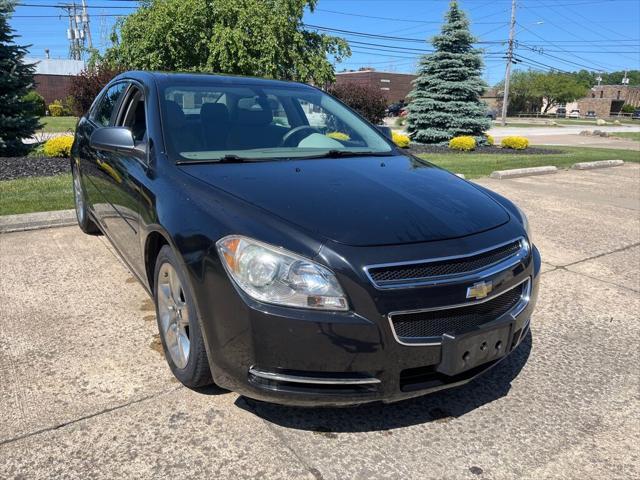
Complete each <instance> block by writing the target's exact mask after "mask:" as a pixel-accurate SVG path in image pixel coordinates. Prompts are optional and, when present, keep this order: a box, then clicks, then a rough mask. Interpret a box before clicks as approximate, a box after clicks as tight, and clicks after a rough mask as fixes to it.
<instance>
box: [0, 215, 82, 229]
mask: <svg viewBox="0 0 640 480" xmlns="http://www.w3.org/2000/svg"><path fill="white" fill-rule="evenodd" d="M77 223H78V221H77V219H76V211H75V210H58V211H55V212H37V213H22V214H18V215H3V216H0V233H10V232H24V231H27V230H38V229H42V228H54V227H68V226H71V225H76V224H77Z"/></svg>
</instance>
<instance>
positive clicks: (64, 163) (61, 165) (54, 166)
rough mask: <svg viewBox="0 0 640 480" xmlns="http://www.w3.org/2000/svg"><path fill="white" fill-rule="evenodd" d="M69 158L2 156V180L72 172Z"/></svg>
mask: <svg viewBox="0 0 640 480" xmlns="http://www.w3.org/2000/svg"><path fill="white" fill-rule="evenodd" d="M70 172H71V166H70V163H69V159H68V158H50V157H0V180H14V179H16V178H25V177H48V176H50V175H59V174H61V173H70Z"/></svg>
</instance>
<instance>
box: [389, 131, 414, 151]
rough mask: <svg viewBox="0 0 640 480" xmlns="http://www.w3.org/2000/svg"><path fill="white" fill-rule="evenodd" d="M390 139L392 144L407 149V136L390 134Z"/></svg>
mask: <svg viewBox="0 0 640 480" xmlns="http://www.w3.org/2000/svg"><path fill="white" fill-rule="evenodd" d="M391 137H392V140H393V143H395V144H396V145H397V146H399V147H400V148H407V147H408V146H409V142H410V140H409V137H408V136H407V135H404V134H402V133H396V132H392V133H391Z"/></svg>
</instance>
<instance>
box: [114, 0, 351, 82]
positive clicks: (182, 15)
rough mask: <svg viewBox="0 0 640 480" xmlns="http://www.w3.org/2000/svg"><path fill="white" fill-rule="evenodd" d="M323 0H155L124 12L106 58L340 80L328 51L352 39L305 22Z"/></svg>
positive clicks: (338, 52) (145, 65)
mask: <svg viewBox="0 0 640 480" xmlns="http://www.w3.org/2000/svg"><path fill="white" fill-rule="evenodd" d="M316 3H317V0H149V1H148V2H145V3H144V4H143V5H142V6H141V7H140V9H139V10H138V11H137V12H136V13H134V14H132V15H130V16H128V17H127V18H126V19H123V20H122V21H121V22H120V24H119V28H118V35H117V39H116V44H115V45H114V47H113V48H112V49H111V50H110V51H109V52H107V57H106V58H107V60H108V61H110V62H111V63H119V64H121V65H123V66H125V67H126V68H135V69H145V70H180V71H194V72H215V73H227V74H238V75H253V76H261V77H269V78H278V79H289V80H297V81H302V82H313V83H315V84H318V85H324V84H325V83H327V82H331V81H332V80H333V79H334V71H333V66H332V64H331V62H330V61H329V60H328V59H327V56H331V57H334V58H335V59H336V60H337V61H340V60H341V59H342V58H343V57H345V56H347V55H349V54H350V50H349V46H348V44H347V43H346V41H344V40H342V39H340V38H337V37H332V36H329V35H324V34H320V33H316V32H313V31H310V30H308V29H306V28H305V27H304V25H303V23H302V16H303V13H304V9H305V8H307V7H308V8H309V9H310V10H312V11H313V9H314V8H315V5H316Z"/></svg>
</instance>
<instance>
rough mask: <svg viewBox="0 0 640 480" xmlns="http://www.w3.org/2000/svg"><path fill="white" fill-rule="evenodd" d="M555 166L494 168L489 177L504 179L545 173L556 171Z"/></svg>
mask: <svg viewBox="0 0 640 480" xmlns="http://www.w3.org/2000/svg"><path fill="white" fill-rule="evenodd" d="M557 171H558V169H557V167H553V166H546V167H529V168H514V169H511V170H496V171H495V172H491V175H489V177H490V178H497V179H498V180H504V179H507V178H518V177H528V176H532V175H547V174H550V173H556V172H557Z"/></svg>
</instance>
